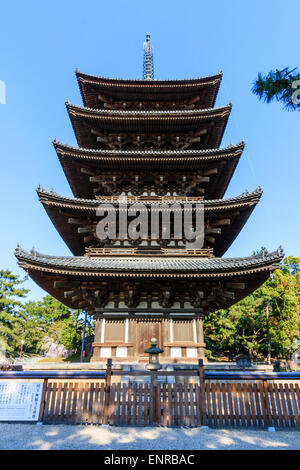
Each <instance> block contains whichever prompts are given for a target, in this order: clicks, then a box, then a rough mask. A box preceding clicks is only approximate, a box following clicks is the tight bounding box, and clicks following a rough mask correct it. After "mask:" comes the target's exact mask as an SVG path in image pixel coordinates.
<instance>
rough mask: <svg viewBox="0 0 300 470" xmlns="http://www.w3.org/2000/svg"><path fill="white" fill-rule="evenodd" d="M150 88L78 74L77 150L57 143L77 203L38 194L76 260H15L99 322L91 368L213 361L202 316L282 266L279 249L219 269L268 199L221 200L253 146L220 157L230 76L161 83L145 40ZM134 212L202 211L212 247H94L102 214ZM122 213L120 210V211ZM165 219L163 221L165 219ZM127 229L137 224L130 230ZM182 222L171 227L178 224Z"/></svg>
mask: <svg viewBox="0 0 300 470" xmlns="http://www.w3.org/2000/svg"><path fill="white" fill-rule="evenodd" d="M145 49H146V51H145V60H144V78H143V80H119V79H108V78H102V77H96V76H91V75H86V74H83V73H80V72H79V71H76V75H77V80H78V83H79V87H80V91H81V95H82V99H83V103H84V107H79V106H73V105H71V104H69V103H67V110H68V113H69V116H70V119H71V122H72V125H73V128H74V132H75V135H76V139H77V142H78V148H74V147H71V146H69V145H65V144H62V143H60V142H58V141H54V147H55V150H56V152H57V155H58V158H59V160H60V162H61V165H62V167H63V170H64V172H65V175H66V177H67V179H68V182H69V184H70V187H71V189H72V191H73V194H74V198H68V197H63V196H60V195H58V194H56V193H54V192H53V191H51V192H47V191H45V190H44V189H42V188H41V187H39V188H38V196H39V198H40V201H41V202H42V204H43V206H44V208H45V210H46V211H47V213H48V215H49V217H50V219H51V220H52V222H53V224H54V225H55V227H56V229H57V230H58V232H59V233H60V235H61V236H62V238H63V239H64V241H65V242H66V244H67V245H68V247H69V248H70V250H71V252H72V253H73V255H74V256H70V257H59V256H48V255H43V254H40V253H38V252H36V251H35V250H32V251H31V252H26V251H24V250H22V249H21V248H19V247H18V248H17V250H16V256H17V258H18V260H19V264H20V265H21V266H22V267H23V268H24V269H25V270H26V271H27V272H28V273H29V275H30V276H31V278H32V279H33V280H35V281H36V282H37V284H38V285H39V286H41V287H42V288H43V289H45V290H46V291H47V292H49V293H50V294H51V295H53V296H54V297H56V298H57V299H59V300H60V301H61V302H63V303H64V304H66V305H67V306H69V307H70V308H75V309H77V308H78V309H85V310H87V311H88V312H89V313H90V314H91V315H94V317H95V319H96V329H95V340H94V345H93V357H92V360H93V361H102V360H104V358H106V357H113V358H114V359H115V360H117V361H127V362H133V361H144V360H145V356H146V355H145V353H144V349H145V348H146V347H147V346H148V345H149V342H150V338H152V337H156V338H157V339H158V344H159V346H160V347H162V348H163V349H164V353H163V355H162V358H161V360H162V361H164V362H174V361H177V362H192V361H196V360H197V358H199V357H202V358H204V347H205V344H204V338H203V329H202V319H203V316H204V315H205V314H206V313H208V312H212V311H214V310H217V309H221V308H227V307H229V306H231V305H232V304H234V303H235V302H238V301H239V300H241V299H242V298H243V297H245V296H247V295H248V294H250V293H251V292H253V291H254V290H255V289H256V288H257V287H259V286H260V285H261V284H262V283H263V282H264V281H265V280H266V279H267V278H268V277H269V275H270V273H271V272H272V271H273V270H274V269H276V268H277V267H278V265H279V263H280V260H281V259H282V252H281V250H280V249H279V250H278V251H276V252H273V253H267V252H266V251H264V252H262V253H261V254H258V255H255V256H250V257H248V258H221V257H222V256H223V254H224V253H225V251H226V250H227V249H228V248H229V246H230V245H231V244H232V242H233V241H234V239H235V238H236V236H237V235H238V233H239V232H240V230H241V229H242V227H243V226H244V224H245V222H246V221H247V219H248V217H249V216H250V214H251V212H252V210H253V209H254V207H255V205H256V204H257V203H258V201H259V199H260V197H261V194H262V191H261V189H260V188H258V189H257V190H256V191H254V192H252V193H248V192H245V193H243V194H241V195H240V196H237V197H234V198H230V199H223V196H224V193H225V191H226V189H227V186H228V184H229V182H230V179H231V177H232V175H233V172H234V170H235V168H236V165H237V163H238V161H239V158H240V156H241V154H242V152H243V148H244V143H243V142H241V143H239V144H237V145H230V146H229V147H226V148H220V144H221V139H222V136H223V133H224V130H225V127H226V123H227V120H228V117H229V114H230V110H231V105H228V106H224V107H221V108H214V104H215V100H216V96H217V92H218V89H219V86H220V82H221V78H222V74H221V73H218V74H217V75H214V76H209V77H204V78H199V79H188V80H154V78H153V62H152V57H151V49H150V39H149V37H148V36H147V40H146V47H145ZM120 196H121V197H123V198H126V204H128V205H130V204H134V205H135V207H137V208H138V207H139V205H140V207H141V210H140V212H141V213H142V212H143V211H145V210H148V209H149V210H150V208H152V209H153V207H154V209H155V207H157V210H160V204H161V203H163V204H164V206H163V207H165V206H166V205H168V204H173V203H174V202H176V203H177V204H179V205H182V207H183V205H184V204H185V203H190V204H192V205H193V206H195V207H196V206H197V204H202V207H203V208H204V245H203V247H202V248H201V249H188V248H187V245H186V241H187V240H186V239H185V238H184V237H183V238H182V239H177V238H176V237H175V236H174V220H173V219H172V218H171V217H170V225H171V227H170V237H169V239H166V238H163V237H162V233H161V232H160V233H159V234H156V236H155V237H153V234H152V233H150V229H149V231H148V232H147V233H141V236H140V237H139V238H138V239H132V238H130V237H129V236H128V237H121V236H120V234H119V233H118V225H116V236H115V237H114V238H107V239H105V240H103V239H99V237H98V236H97V224H98V222H99V216H98V213H97V209H98V207H99V206H101V204H108V205H109V206H110V207H112V208H113V209H114V210H115V211H116V213H117V214H119V213H120V212H121V209H120V205H119V201H120ZM122 207H123V206H122ZM162 210H165V209H162ZM130 220H131V219H130V217H128V224H129V223H130ZM172 220H173V222H172Z"/></svg>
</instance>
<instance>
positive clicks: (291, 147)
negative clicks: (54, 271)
mask: <svg viewBox="0 0 300 470" xmlns="http://www.w3.org/2000/svg"><path fill="white" fill-rule="evenodd" d="M299 17H300V3H299V2H298V1H296V0H295V1H286V2H284V4H283V3H282V2H281V1H277V0H269V1H265V2H262V1H257V0H251V1H243V2H242V1H234V0H227V1H226V2H225V1H224V0H215V1H214V2H208V1H201V0H186V1H185V2H182V1H178V0H163V1H162V0H160V1H158V0H151V1H149V2H141V1H138V0H127V1H125V0H124V1H122V0H115V1H110V2H108V1H105V2H104V1H101V0H100V1H99V0H97V1H94V0H87V1H85V2H82V1H77V0H72V1H65V0H60V1H57V0H52V1H51V2H50V1H44V2H41V1H37V0H36V1H34V0H27V1H26V2H24V1H21V0H19V1H14V2H5V3H2V6H1V28H0V41H1V42H0V44H1V55H0V80H3V81H4V82H5V83H6V87H7V103H6V104H5V105H0V157H1V167H0V168H1V185H0V191H1V207H2V210H1V228H2V230H1V231H0V247H1V252H0V253H1V257H0V269H5V268H8V269H10V270H12V271H13V272H14V273H17V274H20V275H22V276H23V271H22V270H21V269H19V268H18V267H17V263H16V259H15V257H14V255H13V251H14V249H15V247H16V245H17V244H18V243H19V244H21V246H22V247H24V248H26V249H31V247H32V246H34V247H35V248H36V249H37V250H38V251H40V252H42V253H48V254H56V255H68V254H69V253H70V252H69V250H68V248H67V247H66V245H65V244H64V242H63V241H62V239H61V238H60V236H59V235H58V233H57V232H56V230H55V229H54V227H53V226H52V223H51V221H50V220H49V219H48V217H47V215H46V213H45V211H44V209H43V207H42V206H41V204H40V203H39V202H38V198H37V196H36V192H35V189H36V187H37V185H38V184H39V183H40V184H41V185H42V186H43V187H44V188H45V189H48V190H50V189H51V188H54V189H55V191H56V192H58V193H60V194H63V195H71V191H70V188H69V186H68V184H67V181H66V178H65V176H64V174H63V171H62V168H61V167H60V164H59V161H58V159H57V157H56V154H55V152H54V149H53V146H52V139H54V138H57V139H58V140H60V141H62V142H65V143H69V144H76V141H75V137H74V134H73V131H72V128H71V124H70V122H69V119H68V116H67V112H66V109H65V100H67V99H68V100H69V101H70V102H71V103H73V104H79V105H81V104H82V103H81V98H80V93H79V89H78V86H77V82H76V79H75V74H74V72H75V69H76V68H78V69H79V70H80V71H82V72H85V73H91V74H96V75H103V76H108V77H121V78H141V75H142V54H143V50H142V44H143V41H144V38H145V35H146V33H150V34H151V40H152V44H153V48H154V66H155V78H157V79H163V78H192V77H199V76H203V75H209V74H214V73H216V72H218V71H219V70H222V71H223V74H224V75H223V81H222V84H221V88H220V92H219V95H218V99H217V103H216V105H217V106H223V105H225V104H227V103H228V102H229V101H231V102H232V104H233V108H232V114H231V117H230V119H229V123H228V126H227V129H226V132H225V135H224V138H223V142H222V146H224V145H227V144H229V143H230V142H231V143H236V142H239V141H240V140H241V139H242V138H244V139H245V141H246V148H245V151H244V154H243V156H242V158H241V161H240V163H239V165H238V168H237V170H236V172H235V174H234V176H233V178H232V181H231V184H230V187H229V189H228V191H227V193H226V197H231V196H235V195H238V194H240V193H241V192H243V191H244V190H245V189H248V190H249V191H251V190H253V189H255V188H256V187H257V186H258V185H260V186H262V188H263V189H264V195H263V198H262V200H261V202H260V204H259V205H258V207H257V208H256V209H255V211H254V212H253V214H252V216H251V218H250V219H249V220H248V222H247V224H246V226H245V227H244V229H243V230H242V232H241V233H240V235H239V236H238V237H237V239H236V241H235V242H234V244H233V245H232V247H231V248H230V249H229V250H228V252H227V253H226V255H225V256H248V255H250V254H251V253H252V252H253V250H257V249H260V247H261V246H265V247H267V249H269V250H273V249H276V248H277V247H278V246H279V245H280V244H282V245H283V247H284V249H285V253H286V254H289V255H295V256H299V254H300V253H299V232H300V230H299V229H300V224H299V211H298V198H299V196H298V195H299V170H300V165H299V118H300V114H299V113H298V112H287V111H284V110H283V109H282V107H281V104H279V103H272V104H269V105H266V104H265V103H263V102H259V101H258V99H257V98H256V96H254V95H253V94H252V93H251V87H252V82H253V80H254V79H255V77H256V76H257V73H258V72H268V71H269V70H270V69H272V68H273V69H275V68H279V69H280V68H284V67H286V66H289V67H296V66H298V65H299V63H298V62H297V59H299V37H300V34H299ZM25 285H26V287H27V288H29V289H30V290H31V292H30V295H29V297H30V298H32V299H39V298H40V297H41V296H42V295H44V291H42V290H41V289H40V288H38V287H37V286H36V285H35V284H34V283H33V282H32V281H30V280H28V281H26V283H25Z"/></svg>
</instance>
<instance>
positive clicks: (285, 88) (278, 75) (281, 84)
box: [252, 67, 300, 111]
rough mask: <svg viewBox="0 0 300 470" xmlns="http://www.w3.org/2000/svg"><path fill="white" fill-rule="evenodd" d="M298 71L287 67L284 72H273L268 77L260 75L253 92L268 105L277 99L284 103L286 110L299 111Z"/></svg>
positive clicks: (299, 76) (299, 83) (299, 86)
mask: <svg viewBox="0 0 300 470" xmlns="http://www.w3.org/2000/svg"><path fill="white" fill-rule="evenodd" d="M296 70H297V69H296V68H295V69H293V70H289V68H288V67H286V68H284V69H283V70H278V69H276V70H275V71H274V70H271V71H270V72H269V73H268V74H267V75H262V74H261V73H259V74H258V76H257V79H256V80H255V82H254V84H253V88H252V92H253V93H254V94H255V95H257V96H258V97H259V99H261V100H263V101H265V102H266V103H270V102H271V101H273V100H274V99H275V100H276V101H281V102H282V103H284V108H285V109H287V110H289V111H295V110H296V109H298V110H299V109H300V102H299V97H298V96H299V94H300V91H299V92H297V89H299V88H300V73H299V72H296ZM297 82H298V83H297Z"/></svg>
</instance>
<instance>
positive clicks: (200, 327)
mask: <svg viewBox="0 0 300 470" xmlns="http://www.w3.org/2000/svg"><path fill="white" fill-rule="evenodd" d="M197 340H198V344H200V345H201V346H198V357H199V359H202V360H203V362H207V359H206V357H205V351H204V349H205V343H204V335H203V320H202V318H199V319H197Z"/></svg>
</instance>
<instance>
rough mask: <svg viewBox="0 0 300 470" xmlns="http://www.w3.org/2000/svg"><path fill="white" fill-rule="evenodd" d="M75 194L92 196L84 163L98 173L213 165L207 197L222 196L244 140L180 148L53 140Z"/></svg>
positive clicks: (91, 187) (82, 196) (180, 169)
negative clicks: (105, 146) (95, 146)
mask: <svg viewBox="0 0 300 470" xmlns="http://www.w3.org/2000/svg"><path fill="white" fill-rule="evenodd" d="M53 144H54V147H55V150H56V153H57V156H58V158H59V160H60V163H61V165H62V168H63V170H64V173H65V175H66V178H67V180H68V182H69V184H70V186H71V189H72V192H73V194H74V196H75V197H79V198H87V199H88V198H91V199H92V198H93V197H94V193H93V184H91V183H90V181H89V176H88V175H87V174H84V173H82V172H81V168H82V167H84V168H86V169H87V170H90V171H94V172H96V173H98V174H105V172H111V171H113V170H116V171H124V170H129V171H130V170H132V171H137V172H145V170H146V171H147V172H148V171H151V170H153V171H170V170H172V171H173V172H174V171H185V172H188V173H189V172H194V171H197V170H200V169H210V168H213V167H214V166H216V167H217V168H218V174H217V175H215V176H214V177H213V178H212V181H211V182H210V183H209V184H208V185H207V186H206V192H205V198H206V199H219V198H222V197H223V195H224V193H225V191H226V189H227V187H228V184H229V181H230V179H231V177H232V175H233V173H234V171H235V168H236V166H237V164H238V161H239V159H240V156H241V154H242V152H243V149H244V142H240V143H239V144H237V145H231V146H229V147H226V148H223V149H212V150H190V151H187V150H182V151H177V152H176V151H175V152H174V151H165V152H163V151H155V150H154V151H153V150H149V151H148V152H147V151H123V152H122V151H116V150H89V149H82V148H74V147H70V146H68V145H64V144H61V143H60V142H58V141H54V142H53Z"/></svg>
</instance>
